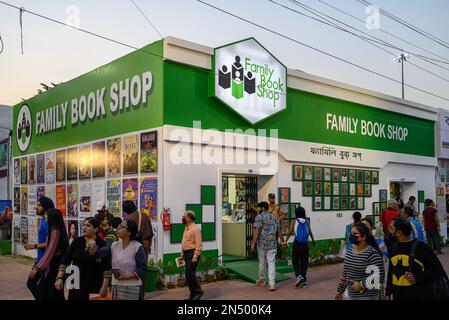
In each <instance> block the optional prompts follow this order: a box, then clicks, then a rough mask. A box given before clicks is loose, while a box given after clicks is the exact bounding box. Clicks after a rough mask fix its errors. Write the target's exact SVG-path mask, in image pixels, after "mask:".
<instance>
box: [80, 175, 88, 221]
mask: <svg viewBox="0 0 449 320" xmlns="http://www.w3.org/2000/svg"><path fill="white" fill-rule="evenodd" d="M79 199H80V207H79V208H80V213H79V216H80V218H86V217H90V216H91V214H90V213H91V184H90V183H82V184H80V185H79Z"/></svg>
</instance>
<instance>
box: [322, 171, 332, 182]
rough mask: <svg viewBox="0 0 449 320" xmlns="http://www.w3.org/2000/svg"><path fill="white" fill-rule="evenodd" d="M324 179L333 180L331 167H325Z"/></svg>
mask: <svg viewBox="0 0 449 320" xmlns="http://www.w3.org/2000/svg"><path fill="white" fill-rule="evenodd" d="M323 171H324V181H331V168H324V170H323Z"/></svg>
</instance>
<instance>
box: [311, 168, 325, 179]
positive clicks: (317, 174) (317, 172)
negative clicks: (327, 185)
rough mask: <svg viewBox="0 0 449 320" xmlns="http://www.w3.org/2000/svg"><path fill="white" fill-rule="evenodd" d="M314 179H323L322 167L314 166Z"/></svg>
mask: <svg viewBox="0 0 449 320" xmlns="http://www.w3.org/2000/svg"><path fill="white" fill-rule="evenodd" d="M313 171H314V180H315V181H323V168H322V167H314V170H313Z"/></svg>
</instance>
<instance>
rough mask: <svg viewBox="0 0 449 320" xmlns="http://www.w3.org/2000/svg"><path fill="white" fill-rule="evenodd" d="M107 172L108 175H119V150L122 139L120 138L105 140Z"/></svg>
mask: <svg viewBox="0 0 449 320" xmlns="http://www.w3.org/2000/svg"><path fill="white" fill-rule="evenodd" d="M107 148H108V150H107V159H108V160H107V161H108V162H107V163H108V165H107V172H108V177H118V176H120V175H121V172H122V171H121V165H120V159H121V150H122V140H121V138H114V139H109V140H108V141H107Z"/></svg>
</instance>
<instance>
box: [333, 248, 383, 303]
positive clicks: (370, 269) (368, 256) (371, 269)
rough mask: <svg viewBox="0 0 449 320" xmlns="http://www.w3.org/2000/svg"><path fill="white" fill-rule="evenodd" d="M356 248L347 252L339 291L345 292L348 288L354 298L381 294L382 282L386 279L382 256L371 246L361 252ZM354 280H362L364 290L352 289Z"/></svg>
mask: <svg viewBox="0 0 449 320" xmlns="http://www.w3.org/2000/svg"><path fill="white" fill-rule="evenodd" d="M354 250H356V247H355V246H354V247H353V248H352V249H351V250H349V251H348V252H347V253H346V257H345V262H344V267H343V274H342V275H341V278H340V282H339V284H338V288H337V292H339V293H343V292H344V291H345V290H346V289H348V293H349V296H350V297H354V298H362V297H370V298H372V297H376V296H379V293H380V289H381V284H383V283H384V279H385V270H384V264H383V260H382V257H381V256H380V255H379V254H378V253H377V251H376V250H375V249H374V248H373V247H371V246H368V247H366V248H365V249H364V250H362V251H361V252H354ZM354 281H361V283H362V288H363V292H355V291H353V290H352V286H353V284H354Z"/></svg>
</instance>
